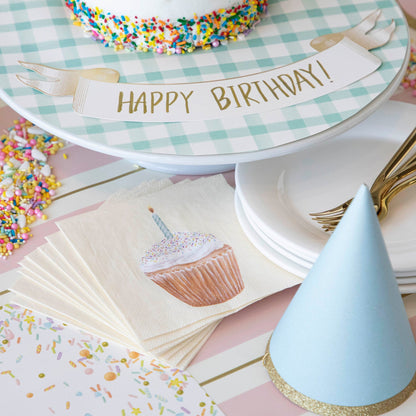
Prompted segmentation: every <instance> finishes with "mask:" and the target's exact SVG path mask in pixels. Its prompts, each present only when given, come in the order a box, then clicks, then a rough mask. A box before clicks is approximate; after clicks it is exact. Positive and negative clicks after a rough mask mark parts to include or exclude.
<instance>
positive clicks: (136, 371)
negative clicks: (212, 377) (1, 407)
mask: <svg viewBox="0 0 416 416" xmlns="http://www.w3.org/2000/svg"><path fill="white" fill-rule="evenodd" d="M29 328H30V331H29ZM6 330H7V336H8V338H9V341H8V342H7V343H6V344H1V345H3V348H4V350H3V351H2V356H1V358H2V366H3V368H4V370H3V371H1V372H0V377H2V379H1V381H2V383H6V382H8V383H13V384H16V385H15V386H14V388H15V389H17V390H18V389H20V391H21V390H22V389H23V388H24V389H25V390H23V391H22V394H23V397H25V400H31V406H32V405H33V406H34V408H33V413H34V414H63V412H62V410H63V409H66V410H69V412H71V413H72V414H80V415H81V416H99V415H101V414H119V415H120V414H121V415H125V416H128V415H131V414H133V415H134V414H138V415H142V414H145V415H148V416H150V415H159V414H162V415H166V414H170V415H183V416H185V415H186V414H195V415H200V416H201V412H202V407H201V406H200V403H202V402H204V403H206V407H207V408H211V409H214V411H215V410H216V409H217V408H216V407H215V406H214V405H213V402H212V401H210V402H208V400H207V397H206V393H205V392H204V391H203V390H202V389H201V388H200V387H199V386H198V384H197V382H196V381H195V380H193V382H192V383H189V379H190V376H189V375H187V374H186V373H185V372H183V371H181V370H178V369H177V368H172V367H170V366H168V365H164V364H162V363H158V362H157V360H154V359H152V358H150V357H147V356H146V355H143V354H140V353H138V352H136V351H132V350H130V349H126V348H124V347H121V346H119V345H114V344H113V345H111V344H110V343H108V342H107V341H104V342H103V341H102V340H100V339H99V338H96V337H94V336H91V339H89V340H88V341H87V342H86V341H84V338H86V337H87V334H85V333H83V332H82V331H78V330H76V329H75V328H71V326H69V325H68V326H67V325H64V324H60V323H57V322H55V321H53V320H52V319H51V318H47V317H45V316H44V315H41V314H38V313H34V312H32V311H30V310H28V309H24V308H21V307H19V306H17V305H5V306H3V307H2V308H1V309H0V340H5V339H6V338H5V337H6ZM18 335H19V336H18ZM55 341H56V343H55V344H56V354H54V353H53V352H52V349H51V348H47V346H48V345H52V344H53V342H55ZM58 341H59V342H58ZM85 342H86V344H85ZM104 344H105V349H101V351H100V350H98V346H103V345H104ZM90 351H95V352H96V353H95V354H94V355H93V356H92V357H91V358H90V359H86V357H84V355H87V353H89V352H90ZM126 357H129V359H131V358H132V357H134V359H136V360H137V362H136V363H135V364H134V363H131V366H130V367H127V366H126V365H121V364H122V363H123V362H124V364H125V362H126ZM109 359H110V360H111V365H109V364H108V360H109ZM79 360H83V361H82V362H83V365H86V366H87V367H83V366H80V365H78V362H79ZM6 361H7V363H6ZM25 363H26V364H25ZM27 363H30V365H29V366H28V365H27ZM75 363H77V364H75ZM32 367H33V368H32ZM158 367H159V369H160V370H161V371H162V372H159V371H149V369H152V370H153V369H154V368H158ZM115 371H117V372H118V373H116V372H115ZM18 380H19V382H17V381H18ZM20 381H21V383H20ZM18 394H19V393H18V392H17V391H16V395H15V396H13V395H12V394H11V395H9V396H8V397H7V399H9V400H10V402H8V403H6V405H8V406H9V408H10V406H14V407H16V406H18V405H19V404H20V402H19V401H18V400H16V397H18ZM183 397H185V400H184V399H183ZM2 400H3V402H2V403H3V404H4V400H5V398H2ZM92 400H95V402H94V407H95V408H96V409H97V410H96V411H94V413H87V409H88V408H89V407H91V401H92ZM59 401H60V403H59ZM126 403H128V404H129V408H127V409H126ZM184 403H186V407H183V406H184ZM39 405H42V406H44V407H42V411H40V410H39V409H38V408H37V407H36V406H39ZM80 406H81V407H80ZM82 406H84V407H82ZM122 406H124V409H123V408H122ZM212 406H214V407H212ZM16 409H17V407H16ZM47 410H49V412H50V413H47V412H46V411H47ZM207 413H208V412H207ZM16 414H20V413H19V412H18V411H16ZM22 414H23V413H22ZM211 414H213V412H211ZM219 414H221V412H219Z"/></svg>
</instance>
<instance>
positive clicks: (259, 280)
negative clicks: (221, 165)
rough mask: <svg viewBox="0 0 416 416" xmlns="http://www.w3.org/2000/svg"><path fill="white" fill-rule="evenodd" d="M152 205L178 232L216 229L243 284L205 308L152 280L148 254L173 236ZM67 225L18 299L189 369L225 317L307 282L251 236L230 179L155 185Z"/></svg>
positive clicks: (24, 280)
mask: <svg viewBox="0 0 416 416" xmlns="http://www.w3.org/2000/svg"><path fill="white" fill-rule="evenodd" d="M149 206H151V207H153V208H154V210H155V212H157V214H158V215H159V217H160V218H161V219H163V222H164V223H165V224H166V225H167V226H168V228H169V229H170V230H171V231H172V232H173V233H175V232H201V233H206V234H213V235H214V236H215V237H216V239H217V240H219V241H221V242H223V243H224V244H226V245H229V246H231V247H232V250H233V252H234V254H235V258H236V260H237V263H238V266H239V269H240V272H241V277H242V280H243V282H244V289H243V290H242V291H241V292H240V293H239V294H237V295H236V296H234V297H232V298H230V299H229V300H227V301H225V302H223V303H218V304H213V305H209V306H198V307H196V306H191V305H189V304H187V303H185V302H183V301H181V300H180V299H178V298H177V297H175V296H173V295H171V294H170V293H168V292H167V291H166V290H165V289H163V288H162V287H161V286H159V285H158V284H156V283H155V282H154V281H153V280H151V279H150V278H149V277H148V276H146V275H145V273H144V272H143V271H142V270H141V268H140V259H141V258H142V256H143V255H144V254H145V252H146V250H148V249H150V248H151V247H152V246H153V245H154V244H158V242H160V240H162V239H163V238H164V236H163V234H162V233H161V231H160V230H159V229H158V227H157V225H156V223H155V221H154V219H153V217H152V215H151V214H150V212H149V209H148V208H149ZM58 226H59V229H60V231H59V232H58V233H56V234H54V235H51V236H50V237H48V238H47V241H48V242H47V244H45V245H44V246H42V247H40V248H39V249H37V250H35V251H34V252H33V253H31V254H30V255H28V256H27V257H26V258H25V259H24V260H23V261H22V262H21V269H20V273H21V275H22V277H21V279H20V280H19V281H18V282H17V283H16V284H15V286H14V287H13V288H12V291H13V292H14V293H15V299H14V302H16V303H18V304H21V305H23V306H25V307H27V308H30V309H34V310H38V311H40V312H42V313H45V314H49V315H51V316H55V317H57V318H59V319H62V320H63V321H65V322H68V323H72V324H74V325H77V326H78V327H80V328H82V329H84V330H85V331H88V332H92V333H95V334H97V335H99V336H101V337H103V338H107V339H111V340H113V341H117V342H119V343H121V344H124V345H127V346H129V347H133V348H135V349H137V350H138V351H140V352H147V353H149V354H151V355H153V356H155V357H158V358H159V359H162V360H165V361H166V362H168V363H169V364H171V365H174V366H178V367H180V368H184V367H186V366H187V364H188V363H189V362H190V361H191V359H192V358H193V357H194V356H195V354H196V353H197V352H198V350H199V349H200V348H201V346H202V345H203V344H204V342H205V341H206V340H207V338H208V337H209V336H210V334H211V333H212V331H213V330H214V329H215V327H216V325H217V324H218V323H219V321H220V319H221V318H223V317H225V316H227V315H229V314H232V313H234V312H236V311H238V310H240V309H241V308H244V307H245V306H247V305H249V304H251V303H253V302H255V301H257V300H259V299H262V298H264V297H265V296H268V295H270V294H272V293H275V292H277V291H279V290H283V289H285V288H287V287H290V286H293V285H295V284H298V283H299V282H300V279H299V278H298V277H296V276H294V275H292V274H290V273H288V272H286V271H284V270H282V269H280V268H279V267H277V266H275V265H274V264H272V263H271V262H270V261H269V260H267V259H266V258H265V257H263V256H262V255H261V254H260V253H259V252H258V251H257V250H256V249H255V248H254V247H253V246H252V245H251V243H250V242H249V241H248V240H247V238H246V237H245V235H244V233H243V231H242V230H241V228H240V226H239V223H238V220H237V218H236V215H235V212H234V190H233V189H232V188H231V187H230V186H229V185H228V184H227V183H226V181H225V179H224V177H223V176H222V175H218V176H213V177H209V178H202V179H198V180H195V181H189V180H187V181H182V182H180V183H178V184H175V185H174V184H172V182H171V181H170V180H167V179H164V180H160V181H151V182H146V183H144V184H141V185H140V186H138V187H137V188H136V189H134V190H131V191H120V192H118V193H117V194H115V195H114V196H112V197H111V198H109V199H108V200H107V201H106V202H105V203H104V204H103V205H102V206H101V207H100V208H99V209H98V210H96V211H94V212H89V213H86V214H81V215H78V216H75V217H71V218H69V219H66V220H63V221H61V222H59V223H58ZM207 290H209V289H208V288H207Z"/></svg>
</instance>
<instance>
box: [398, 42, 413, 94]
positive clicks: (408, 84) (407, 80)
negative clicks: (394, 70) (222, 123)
mask: <svg viewBox="0 0 416 416" xmlns="http://www.w3.org/2000/svg"><path fill="white" fill-rule="evenodd" d="M401 85H402V87H403V88H405V89H408V88H412V89H413V91H412V95H413V97H416V47H415V46H412V47H411V49H410V60H409V64H408V66H407V70H406V74H405V76H404V78H403V81H402V84H401Z"/></svg>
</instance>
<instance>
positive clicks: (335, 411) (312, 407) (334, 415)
mask: <svg viewBox="0 0 416 416" xmlns="http://www.w3.org/2000/svg"><path fill="white" fill-rule="evenodd" d="M269 345H270V340H269V342H268V344H267V349H266V354H265V355H264V357H263V365H264V367H266V370H267V371H268V373H269V376H270V378H271V379H272V381H273V383H274V384H275V386H276V387H277V388H278V390H280V392H281V393H282V394H283V395H284V396H286V397H287V398H288V399H289V400H290V401H291V402H293V403H295V404H297V405H298V406H300V407H302V408H303V409H306V410H308V411H310V412H313V413H318V414H320V415H322V416H375V415H380V414H382V413H386V412H388V411H390V410H392V409H394V408H396V407H398V406H400V405H401V404H402V403H403V402H404V401H405V400H407V399H408V398H409V397H410V396H411V394H412V393H413V391H414V390H416V373H415V375H414V376H413V378H412V380H411V381H410V383H409V384H408V385H407V387H405V388H404V389H403V390H402V391H401V392H400V393H398V394H396V395H395V396H393V397H390V398H389V399H387V400H383V401H382V402H378V403H374V404H370V405H367V406H339V405H335V404H329V403H324V402H320V401H318V400H314V399H311V398H310V397H308V396H305V395H304V394H302V393H300V392H298V391H297V390H295V389H294V388H293V387H292V386H290V385H289V384H287V383H286V381H284V380H283V378H282V377H281V376H280V374H279V373H278V372H277V370H276V368H275V367H274V365H273V362H272V359H271V357H270V352H269Z"/></svg>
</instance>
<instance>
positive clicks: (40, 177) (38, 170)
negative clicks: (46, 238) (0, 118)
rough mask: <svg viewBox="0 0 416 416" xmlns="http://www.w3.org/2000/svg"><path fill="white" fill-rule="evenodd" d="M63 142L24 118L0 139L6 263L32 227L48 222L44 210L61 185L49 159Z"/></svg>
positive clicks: (0, 225)
mask: <svg viewBox="0 0 416 416" xmlns="http://www.w3.org/2000/svg"><path fill="white" fill-rule="evenodd" d="M63 145H64V144H63V142H62V141H61V140H60V139H58V138H57V137H55V136H52V135H49V134H47V133H45V132H44V131H43V130H41V129H39V128H38V127H36V126H33V125H32V124H31V123H30V122H29V121H27V120H25V119H24V118H20V119H19V120H15V122H14V126H12V127H10V128H9V129H8V130H7V131H6V132H5V133H4V134H3V135H2V136H1V137H0V257H1V258H3V259H6V258H7V257H8V256H10V255H11V254H12V253H13V251H14V250H16V249H18V248H19V247H20V246H22V245H23V244H25V243H26V241H27V240H28V239H29V238H30V237H31V234H30V228H29V225H30V224H31V223H33V222H34V221H36V219H37V218H41V219H47V216H46V215H45V214H44V210H45V208H47V207H48V206H49V205H50V204H51V202H52V201H51V197H52V196H53V195H54V194H55V190H56V189H57V188H58V187H59V186H60V185H61V184H60V183H59V182H56V178H55V176H54V175H52V173H51V170H52V168H51V166H50V165H49V164H48V163H47V160H48V156H50V155H53V154H55V153H56V152H57V151H58V149H60V148H61V147H63Z"/></svg>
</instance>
